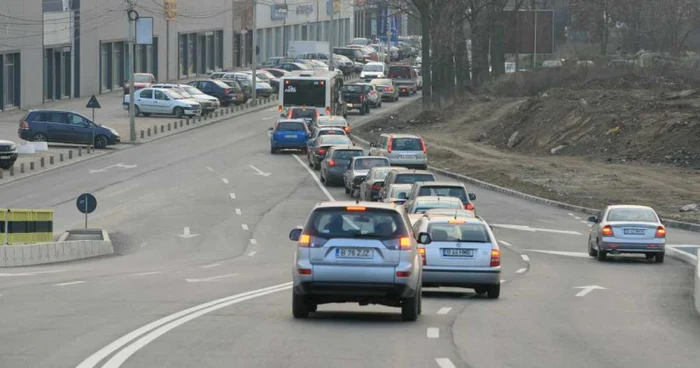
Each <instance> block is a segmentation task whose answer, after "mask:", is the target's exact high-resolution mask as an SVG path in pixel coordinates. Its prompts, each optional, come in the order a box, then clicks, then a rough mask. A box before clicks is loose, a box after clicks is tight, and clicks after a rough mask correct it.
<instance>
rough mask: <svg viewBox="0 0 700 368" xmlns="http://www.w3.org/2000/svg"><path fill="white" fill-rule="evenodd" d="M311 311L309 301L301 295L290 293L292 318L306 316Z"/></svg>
mask: <svg viewBox="0 0 700 368" xmlns="http://www.w3.org/2000/svg"><path fill="white" fill-rule="evenodd" d="M309 313H311V308H309V302H308V301H307V300H306V297H304V296H303V295H298V294H296V293H294V292H293V293H292V315H293V316H294V318H306V317H308V316H309Z"/></svg>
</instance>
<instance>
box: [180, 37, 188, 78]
mask: <svg viewBox="0 0 700 368" xmlns="http://www.w3.org/2000/svg"><path fill="white" fill-rule="evenodd" d="M179 38H180V44H179V46H178V48H179V50H178V51H179V55H180V57H179V58H178V64H179V69H178V70H179V71H180V72H179V73H180V78H184V77H186V76H187V74H188V73H187V60H188V59H187V56H188V52H187V35H186V34H181V35H180V36H179Z"/></svg>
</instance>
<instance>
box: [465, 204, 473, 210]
mask: <svg viewBox="0 0 700 368" xmlns="http://www.w3.org/2000/svg"><path fill="white" fill-rule="evenodd" d="M464 209H465V210H468V211H473V210H474V204H473V203H467V204H465V205H464Z"/></svg>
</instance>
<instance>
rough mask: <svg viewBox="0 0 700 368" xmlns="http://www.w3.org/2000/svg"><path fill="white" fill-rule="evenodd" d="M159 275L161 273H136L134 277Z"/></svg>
mask: <svg viewBox="0 0 700 368" xmlns="http://www.w3.org/2000/svg"><path fill="white" fill-rule="evenodd" d="M159 273H160V271H150V272H141V273H135V274H134V275H133V276H148V275H157V274H159Z"/></svg>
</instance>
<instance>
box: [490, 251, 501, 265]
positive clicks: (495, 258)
mask: <svg viewBox="0 0 700 368" xmlns="http://www.w3.org/2000/svg"><path fill="white" fill-rule="evenodd" d="M500 265H501V251H500V250H498V249H491V264H490V266H491V267H497V266H500Z"/></svg>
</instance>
